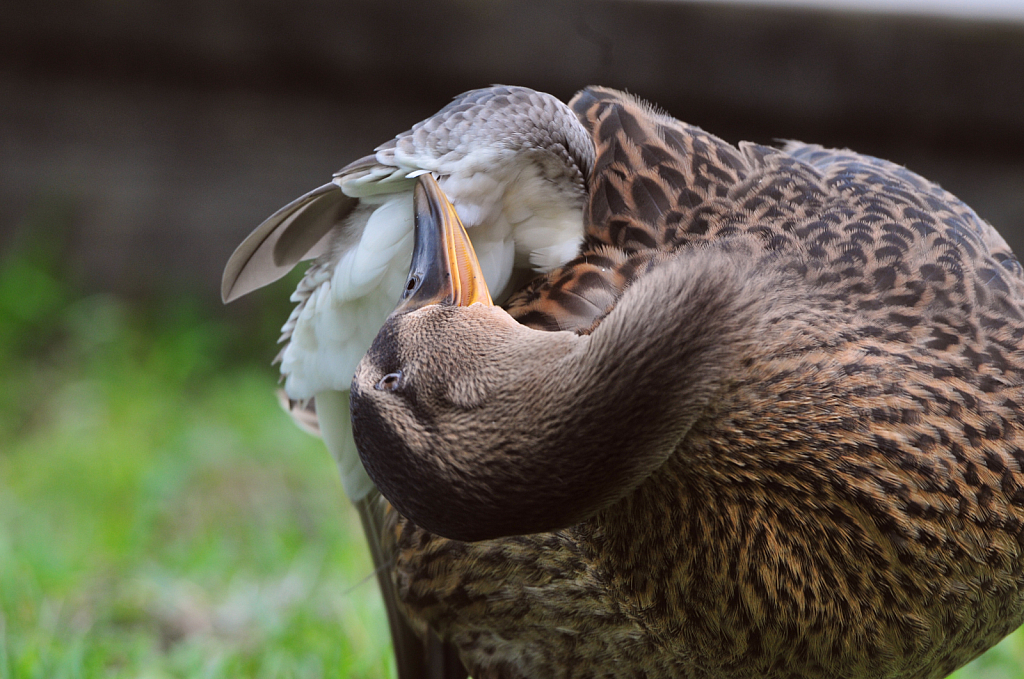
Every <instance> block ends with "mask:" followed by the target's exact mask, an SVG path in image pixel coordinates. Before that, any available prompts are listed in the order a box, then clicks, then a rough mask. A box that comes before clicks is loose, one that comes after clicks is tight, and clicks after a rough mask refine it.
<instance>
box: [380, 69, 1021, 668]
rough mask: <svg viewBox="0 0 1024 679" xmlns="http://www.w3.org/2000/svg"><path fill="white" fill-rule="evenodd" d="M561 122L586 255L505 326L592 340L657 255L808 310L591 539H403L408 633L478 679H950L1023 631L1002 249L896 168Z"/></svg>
mask: <svg viewBox="0 0 1024 679" xmlns="http://www.w3.org/2000/svg"><path fill="white" fill-rule="evenodd" d="M570 105H571V107H572V108H573V110H574V111H575V112H576V113H577V114H578V115H579V116H580V119H581V120H582V121H583V122H584V124H585V126H586V127H587V129H588V130H589V132H590V133H591V134H592V136H593V138H594V143H595V147H596V149H597V156H596V157H597V162H596V166H595V168H594V172H593V174H592V176H591V177H590V183H589V191H590V201H589V205H588V209H587V219H588V221H587V224H586V228H587V239H586V242H585V243H584V246H583V249H582V251H581V255H580V257H579V258H578V259H577V260H575V261H574V262H570V263H569V264H567V265H566V266H565V267H563V268H561V269H559V270H557V271H554V272H552V273H551V274H550V275H549V276H546V277H544V278H542V279H538V280H536V281H534V282H533V283H531V284H530V285H529V286H528V287H527V288H526V289H524V290H522V291H521V292H520V293H518V294H517V295H515V296H514V297H513V298H512V299H511V300H510V301H509V305H508V306H509V311H510V313H511V314H512V315H513V316H514V317H515V318H517V319H518V320H520V321H521V322H523V323H527V324H530V325H532V326H534V327H537V328H540V329H546V330H554V329H568V330H574V331H576V332H581V333H582V332H587V331H589V330H590V329H591V328H592V327H593V326H594V325H595V324H596V323H600V321H601V319H602V318H603V317H604V316H605V315H606V314H607V313H608V311H609V310H610V309H611V308H613V307H614V305H615V303H616V301H617V300H618V299H619V297H620V296H621V294H622V292H623V290H625V289H626V288H627V287H628V286H629V285H630V284H631V283H633V282H634V281H635V280H636V279H637V277H638V276H641V275H643V274H644V273H645V272H646V271H647V270H649V267H651V266H654V265H656V264H657V263H658V262H659V261H660V260H661V259H662V258H663V257H665V256H666V253H671V252H673V251H679V250H681V249H684V248H699V247H702V246H703V245H707V244H712V243H720V242H722V241H723V240H724V239H727V238H730V237H732V236H737V235H740V234H749V235H753V236H755V237H756V238H757V239H758V242H759V243H760V244H761V247H762V248H763V252H762V254H761V257H762V258H763V259H762V261H763V262H764V265H765V266H777V267H780V268H781V269H784V270H786V271H788V272H789V273H790V274H791V275H792V277H793V279H794V280H798V281H800V285H801V286H802V288H806V296H805V299H804V303H803V304H800V305H791V306H788V307H787V306H785V305H783V306H781V307H780V308H775V311H774V312H773V314H774V315H773V316H772V317H771V318H768V319H766V321H765V322H766V323H767V324H768V326H769V327H771V328H772V329H773V334H772V335H771V337H770V338H767V339H766V343H767V346H766V349H765V352H764V354H763V360H761V361H758V362H756V363H755V362H751V363H750V364H747V365H743V366H742V368H741V369H740V370H739V372H738V373H737V374H736V375H734V376H732V377H733V379H732V381H731V383H730V384H731V386H730V387H729V389H728V394H727V395H726V396H725V397H723V398H722V399H721V401H720V402H718V403H717V405H713V406H712V407H711V408H710V409H709V410H708V411H707V412H706V413H704V415H703V416H702V417H701V418H700V419H699V421H698V422H697V424H696V425H695V426H694V427H693V428H692V429H691V431H690V433H689V434H688V435H687V437H686V439H685V440H684V442H683V444H682V445H681V446H680V448H679V449H678V450H677V452H676V454H675V455H673V456H672V457H671V458H670V459H669V461H668V462H667V463H666V464H665V465H664V467H663V468H662V469H660V470H659V471H658V473H656V474H654V475H652V476H651V477H650V478H649V479H648V480H647V481H646V482H645V484H644V485H643V486H641V487H640V488H639V489H638V490H637V491H636V492H634V493H633V494H632V495H630V496H628V497H627V498H626V499H625V500H623V501H622V502H620V503H618V504H617V505H615V506H614V507H612V508H610V509H607V510H605V511H604V512H602V514H601V515H599V516H597V517H595V518H594V519H592V520H590V521H587V522H584V523H581V524H579V525H576V526H572V527H570V528H566V529H564V530H560V531H556V532H553V533H544V534H538V535H528V536H519V537H510V538H504V539H498V540H487V541H482V542H478V543H463V542H457V541H453V540H447V539H443V538H440V537H437V536H435V535H431V534H429V533H427V532H425V531H423V530H422V529H419V528H418V527H416V526H415V525H413V524H412V523H411V522H409V521H407V520H405V519H403V518H402V517H401V516H399V515H397V513H395V512H391V514H390V516H389V523H388V528H387V530H386V534H385V542H386V543H387V544H388V545H390V546H391V547H392V548H393V549H395V550H396V555H397V556H396V563H395V567H394V570H393V577H394V579H395V582H396V585H397V588H398V592H399V596H400V597H401V598H402V601H403V603H404V605H405V606H406V608H407V610H408V612H409V614H410V615H411V617H412V618H413V619H414V620H417V621H419V623H420V624H421V625H429V626H430V627H431V628H432V629H434V630H435V631H436V632H437V633H438V634H440V635H441V636H442V637H443V638H445V639H449V640H451V641H452V642H454V643H455V644H456V645H457V646H458V647H459V648H460V650H461V653H462V655H463V659H464V661H465V662H466V664H467V666H468V667H469V668H470V670H471V673H472V674H473V676H474V677H476V678H477V679H485V678H488V677H503V678H513V677H648V678H654V677H750V678H754V677H820V678H822V679H824V678H825V677H839V676H842V677H941V676H945V675H946V674H948V673H949V672H951V671H952V670H954V669H955V668H956V667H958V666H960V665H962V664H964V663H966V662H967V661H969V660H970V659H972V658H973V657H975V656H976V655H978V654H980V653H981V652H982V651H984V650H985V649H986V648H988V647H989V646H991V645H992V644H994V643H995V642H997V641H998V640H999V639H1000V638H1002V637H1003V636H1004V635H1006V634H1007V633H1009V632H1010V631H1012V630H1013V629H1014V628H1015V627H1016V626H1018V625H1019V624H1021V622H1022V620H1024V594H1022V585H1024V574H1022V570H1024V559H1022V550H1024V532H1022V529H1024V473H1022V465H1024V411H1022V408H1024V375H1022V367H1024V351H1022V349H1024V313H1022V303H1024V277H1022V269H1021V266H1020V264H1019V263H1018V262H1017V260H1016V258H1015V257H1014V256H1013V254H1012V253H1011V252H1010V250H1009V248H1008V247H1007V246H1006V244H1005V242H1004V241H1003V239H1002V238H1001V237H1000V236H999V235H998V234H997V233H996V231H995V230H994V229H993V228H992V227H991V226H989V225H988V224H986V223H985V222H983V221H982V220H981V219H979V218H978V217H977V215H975V213H974V212H973V211H972V210H971V209H970V208H969V207H967V206H966V205H964V204H963V203H962V202H960V201H959V200H957V199H956V198H955V197H953V196H952V195H950V194H949V193H947V192H945V191H943V190H942V189H940V188H939V187H938V186H936V185H934V184H932V183H930V182H928V181H926V180H924V179H922V178H921V177H919V176H917V175H915V174H914V173H912V172H910V171H908V170H906V169H904V168H902V167H898V166H896V165H893V164H891V163H887V162H885V161H881V160H877V159H874V158H869V157H866V156H862V155H859V154H856V153H853V152H849V151H833V150H827V149H822V148H820V147H817V146H809V145H803V144H797V143H791V144H789V145H788V146H786V148H784V149H781V150H780V149H773V148H766V147H762V146H757V145H753V144H745V145H740V146H739V147H738V148H737V147H733V146H731V145H729V144H727V143H725V142H724V141H722V140H720V139H718V138H716V137H714V136H712V135H709V134H707V133H706V132H703V131H702V130H700V129H698V128H696V127H693V126H690V125H687V124H685V123H682V122H679V121H677V120H674V119H671V118H669V117H667V116H664V115H662V114H660V113H658V112H656V111H654V110H653V109H651V108H650V107H648V106H646V105H644V104H642V103H640V102H638V101H636V100H634V99H633V98H631V97H629V96H628V95H624V94H621V93H618V92H614V91H611V90H604V89H599V88H591V89H588V90H584V91H583V92H581V93H580V94H579V95H577V97H576V98H575V99H574V100H573V102H571V104H570ZM598 397H599V396H598ZM608 407H615V404H608Z"/></svg>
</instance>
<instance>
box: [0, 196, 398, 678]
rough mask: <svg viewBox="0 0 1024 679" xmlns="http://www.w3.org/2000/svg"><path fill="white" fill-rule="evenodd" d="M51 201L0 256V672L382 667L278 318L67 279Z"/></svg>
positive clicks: (330, 471) (353, 671) (353, 545)
mask: <svg viewBox="0 0 1024 679" xmlns="http://www.w3.org/2000/svg"><path fill="white" fill-rule="evenodd" d="M48 212H49V214H46V215H43V217H42V218H41V219H40V223H38V224H29V226H31V227H32V228H30V229H25V230H24V231H23V235H24V236H25V237H23V238H21V239H20V240H19V241H18V242H17V243H16V244H15V247H14V249H13V251H12V252H8V253H7V254H6V255H4V257H3V259H2V260H0V374H2V375H3V377H2V382H0V383H2V384H3V385H4V388H3V389H2V390H0V678H7V677H19V678H20V677H26V678H28V677H39V678H44V677H45V678H47V679H51V678H60V677H122V676H123V677H381V676H387V674H388V673H389V672H390V671H391V670H390V669H389V666H390V664H391V661H390V650H389V646H388V641H389V639H388V634H387V627H386V622H385V619H384V617H383V613H382V611H381V610H380V604H379V596H378V594H377V589H376V583H375V582H374V581H373V579H372V577H371V575H372V566H371V564H370V561H369V558H368V556H367V555H366V550H365V547H364V546H363V542H362V537H361V533H360V529H359V520H358V518H357V517H356V516H355V514H354V512H353V511H352V510H351V509H350V506H349V504H348V502H347V501H346V500H345V499H344V497H343V495H342V491H341V487H340V483H339V481H338V475H337V472H336V470H335V467H334V464H333V462H332V461H331V460H330V459H329V456H328V454H327V452H326V451H325V449H324V448H323V446H322V444H321V443H320V442H319V441H317V440H316V439H313V438H311V437H309V436H307V435H305V434H303V433H301V432H299V431H298V430H297V429H296V428H295V427H294V426H293V425H292V424H291V422H290V421H289V419H288V417H287V416H286V415H285V414H284V413H282V412H281V411H280V409H279V408H278V405H277V403H276V401H275V398H274V388H275V378H274V375H273V371H272V369H271V368H269V366H267V365H266V363H267V362H268V360H269V358H270V357H272V355H273V352H274V350H275V349H274V346H273V340H274V334H275V332H276V330H275V328H274V327H273V326H272V325H271V326H269V327H257V326H261V324H260V322H259V320H258V318H259V317H260V316H261V314H259V313H256V314H254V316H255V317H256V319H257V320H255V321H254V320H252V319H250V320H248V321H246V320H239V321H232V322H228V321H225V320H218V319H217V317H218V315H223V314H224V312H223V311H221V308H220V305H219V302H217V301H216V300H210V301H209V302H208V303H207V302H197V301H196V300H195V299H190V298H189V297H187V296H183V295H179V296H175V297H171V298H168V299H166V300H163V301H160V302H158V303H155V304H152V305H151V306H147V307H145V308H144V307H143V306H141V305H139V304H133V303H128V302H126V301H124V300H121V299H117V298H115V297H111V296H109V295H105V294H92V295H85V296H83V295H78V294H76V293H75V291H74V289H73V286H72V285H71V284H70V283H69V274H68V272H65V271H62V269H61V264H60V263H61V249H60V248H59V247H53V246H47V245H44V242H46V241H47V240H51V239H52V236H53V234H54V233H55V232H59V230H60V229H59V226H60V218H61V216H60V214H59V211H57V212H54V211H48ZM25 234H27V235H25ZM33 234H45V236H46V237H45V238H44V237H42V236H40V235H33ZM280 296H281V297H287V293H286V292H284V293H282V294H281V295H280ZM280 320H283V317H278V318H276V319H275V321H274V325H278V324H279V322H280ZM254 337H265V338H266V344H265V345H264V348H263V356H261V357H260V358H259V359H258V360H252V357H251V356H249V355H247V351H248V350H247V349H245V347H249V346H251V342H252V338H254ZM240 347H242V349H240ZM248 353H250V354H251V353H252V352H251V351H250V352H248Z"/></svg>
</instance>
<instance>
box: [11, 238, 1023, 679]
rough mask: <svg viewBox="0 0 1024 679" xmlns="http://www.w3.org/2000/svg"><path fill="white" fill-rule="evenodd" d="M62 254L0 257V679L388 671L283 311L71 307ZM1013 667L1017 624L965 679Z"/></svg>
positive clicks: (1005, 677) (174, 305)
mask: <svg viewBox="0 0 1024 679" xmlns="http://www.w3.org/2000/svg"><path fill="white" fill-rule="evenodd" d="M41 231H42V232H47V231H52V230H47V229H42V230H41ZM59 261H60V258H59V256H58V254H57V253H54V252H53V251H51V250H48V249H46V248H42V247H38V246H35V245H33V244H31V243H29V244H22V245H21V246H19V248H18V249H17V251H16V252H15V253H13V254H10V255H8V256H7V257H6V258H5V259H2V260H0V373H2V375H3V385H4V387H5V389H3V390H2V391H0V679H8V678H13V677H18V678H36V677H38V678H40V679H42V678H46V679H64V678H68V679H71V678H75V679H77V678H84V677H147V678H148V677H153V678H157V677H203V678H207V677H208V678H211V679H212V678H215V677H260V678H267V679H271V678H274V677H304V678H305V677H309V678H314V677H357V678H358V677H385V676H389V675H393V666H392V661H391V659H390V655H389V654H390V649H389V644H388V635H387V628H386V622H385V619H384V616H383V612H382V610H381V608H380V603H379V599H378V595H377V591H376V584H375V583H374V582H373V580H372V578H371V577H370V576H371V568H372V567H371V565H370V561H369V558H368V557H367V555H366V551H365V549H364V547H363V544H362V537H361V534H360V529H359V523H358V519H357V517H356V516H355V514H354V512H353V511H352V510H351V508H350V507H349V505H348V502H347V501H346V500H345V499H344V497H343V495H342V491H341V488H340V484H339V481H338V475H337V473H336V471H335V469H334V466H333V463H332V462H331V460H330V459H329V457H328V454H327V453H326V451H325V450H324V448H323V446H322V444H321V443H320V442H319V441H318V440H316V439H313V438H311V437H309V436H307V435H305V434H303V433H301V432H300V431H298V430H297V429H296V428H295V427H294V426H293V425H292V424H291V422H290V421H289V419H288V417H287V416H286V415H285V414H284V413H282V412H281V411H280V410H279V408H278V406H277V404H276V401H275V398H274V395H273V391H274V388H275V377H274V374H273V371H272V370H271V369H270V368H269V366H267V365H266V361H267V359H269V357H270V356H271V355H272V353H273V351H274V349H273V340H274V334H275V328H274V326H276V325H280V321H281V320H283V318H284V315H283V314H285V313H286V311H285V310H284V308H283V307H280V306H278V307H274V308H268V309H266V310H261V309H259V308H256V310H255V314H250V316H251V317H254V318H255V319H256V320H255V321H253V320H252V318H251V317H250V316H247V317H245V318H241V317H239V318H235V319H233V320H231V321H228V320H224V318H223V315H224V314H226V313H230V310H229V311H224V310H221V309H220V308H219V307H215V306H212V305H211V306H210V307H208V308H203V305H200V304H197V303H195V302H189V301H188V299H187V298H185V297H180V296H179V297H178V298H172V299H170V300H164V301H162V302H157V303H155V304H151V305H149V306H147V307H141V306H138V305H133V304H129V303H126V302H125V301H123V300H120V299H117V298H115V297H111V296H109V295H102V294H100V295H88V296H82V295H78V294H75V293H74V291H73V290H74V286H72V285H70V284H69V283H68V282H67V280H65V278H64V277H62V275H58V273H56V272H58V271H60V266H59ZM287 285H288V284H287V283H284V284H283V285H282V287H287ZM274 292H277V293H279V294H278V295H276V296H275V295H273V293H272V294H271V297H277V298H280V299H281V300H283V299H284V298H285V297H286V296H287V295H286V293H285V292H284V291H282V290H275V291H274ZM235 315H236V316H237V314H235ZM262 318H268V319H270V320H268V321H266V322H264V321H262V320H261V319H262ZM1022 666H1024V637H1022V636H1021V634H1020V633H1018V634H1017V635H1015V636H1014V637H1011V639H1009V640H1008V641H1006V642H1004V643H1003V644H1002V645H1000V646H999V647H998V648H996V649H993V651H991V652H990V653H988V654H986V655H985V656H984V657H982V658H981V659H980V660H979V661H977V662H976V663H975V664H974V665H972V666H970V667H969V668H966V669H965V670H962V671H961V672H960V673H959V675H958V676H959V677H961V678H964V679H966V678H971V679H974V678H979V677H983V678H988V679H997V678H999V679H1011V678H1017V679H1019V678H1021V677H1024V672H1022V671H1021V667H1022Z"/></svg>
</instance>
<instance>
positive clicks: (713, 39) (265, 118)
mask: <svg viewBox="0 0 1024 679" xmlns="http://www.w3.org/2000/svg"><path fill="white" fill-rule="evenodd" d="M963 4H964V5H970V3H966V2H965V3H963ZM894 7H895V9H896V10H897V11H896V12H894V13H893V12H890V13H878V12H874V13H871V12H854V11H849V10H842V9H830V8H828V9H813V8H806V7H773V6H771V5H770V3H768V4H760V5H743V4H735V3H716V2H699V3H691V2H641V1H623V0H597V1H576V2H548V1H547V0H527V1H525V2H511V1H504V0H446V1H444V2H436V3H428V2H422V1H407V0H377V1H374V2H358V3H357V2H337V1H329V0H293V1H292V2H270V1H268V0H226V1H224V2H205V1H203V2H201V1H198V0H186V1H184V2H183V1H180V0H178V1H175V2H168V1H166V0H93V1H89V0H80V1H79V2H49V3H41V2H29V1H25V0H15V1H14V2H6V3H5V4H4V9H3V13H2V15H0V254H2V252H3V251H4V250H3V249H4V248H5V247H7V246H9V244H10V243H11V242H12V241H13V240H14V234H15V233H16V232H17V231H18V230H19V228H28V227H29V226H30V225H31V224H32V223H33V220H32V219H31V215H32V214H33V211H34V210H38V209H40V208H39V206H40V205H47V206H52V205H54V204H57V205H60V206H61V208H60V209H61V210H62V211H63V212H62V214H63V215H64V223H65V224H66V226H67V233H66V234H64V237H66V238H67V239H68V243H69V246H68V248H67V254H66V266H67V267H68V270H69V271H70V272H71V273H72V274H73V275H74V276H75V277H76V279H77V280H79V281H81V282H82V283H83V284H84V285H85V286H86V287H87V288H90V289H112V290H115V291H117V292H120V293H125V294H129V295H133V296H134V295H147V294H152V293H154V292H158V293H163V292H165V291H167V290H179V289H185V290H189V291H192V292H195V293H197V294H199V295H200V296H209V298H210V299H211V300H212V299H216V297H217V290H218V288H217V282H218V279H219V275H220V271H221V268H222V266H223V264H224V262H225V260H226V259H227V257H228V255H229V254H230V253H231V250H232V249H233V248H234V246H235V245H237V243H238V242H240V240H241V239H242V238H243V237H244V236H245V235H246V234H247V233H248V232H249V231H250V230H251V229H252V228H254V227H255V226H256V225H257V224H258V223H259V222H260V221H261V220H262V219H263V218H265V217H267V216H268V215H269V214H271V213H272V212H273V211H274V210H276V209H277V208H278V207H280V206H281V205H283V204H285V203H287V202H288V201H290V200H291V199H293V198H295V197H297V196H299V195H300V194H302V193H304V192H306V191H307V190H309V189H312V188H314V187H316V186H319V185H320V184H322V183H324V182H325V181H326V180H327V179H328V178H329V177H330V173H331V172H332V171H334V170H336V169H337V168H339V167H341V166H342V165H344V164H345V163H347V162H348V161H350V160H352V159H354V158H356V157H359V156H361V155H363V154H365V153H367V152H368V151H370V149H372V148H373V147H374V146H376V145H377V144H378V143H380V142H383V141H385V140H386V139H388V138H390V137H391V136H392V135H394V134H395V133H397V132H400V131H402V130H404V129H406V128H408V127H409V126H410V125H411V124H412V123H414V122H416V121H418V120H420V119H422V118H423V117H425V116H427V115H429V114H431V113H432V112H434V111H436V110H437V109H438V108H440V107H441V106H443V105H444V104H445V103H446V101H448V100H449V99H450V98H451V97H452V96H454V95H455V94H457V93H459V92H461V91H463V90H467V89H470V88H475V87H481V86H484V85H488V84H492V83H505V84H517V85H527V86H530V87H533V88H536V89H541V90H546V91H548V92H551V93H553V94H555V95H557V96H559V97H562V98H565V99H568V98H569V97H571V96H572V94H573V93H574V92H575V91H576V90H578V89H579V88H581V87H583V86H585V85H588V84H601V85H607V86H611V87H616V88H624V89H628V90H629V91H631V92H633V93H635V94H637V95H639V96H641V97H643V98H645V99H648V100H649V101H652V102H655V103H657V104H658V105H659V106H660V107H662V108H664V109H665V110H667V111H668V112H669V113H671V114H672V115H674V116H676V117H678V118H681V119H684V120H686V121H688V122H691V123H694V124H697V125H699V126H701V127H703V128H705V129H707V130H709V131H712V132H714V133H717V134H719V135H720V136H723V137H725V138H726V139H728V140H729V141H733V142H735V141H739V140H741V139H748V140H754V141H758V142H762V143H771V142H773V141H774V140H778V139H790V138H792V139H801V140H804V141H813V142H819V143H822V144H826V145H832V146H839V147H850V148H853V149H855V150H858V151H862V152H866V153H871V154H874V155H878V156H882V157H885V158H888V159H891V160H894V161H896V162H899V163H902V164H905V165H907V166H908V167H910V168H911V169H913V170H916V171H918V172H919V173H921V174H923V175H925V176H926V177H928V178H930V179H933V180H936V181H938V182H939V183H941V184H942V185H943V186H944V187H946V188H948V189H949V190H951V191H952V192H954V193H955V194H957V195H958V196H959V197H961V198H962V199H963V200H965V201H966V202H967V203H969V204H970V205H972V206H973V207H974V208H975V209H976V210H977V211H978V212H979V213H980V214H981V216H982V217H984V218H985V219H987V220H989V221H990V222H992V223H993V224H994V225H995V226H996V227H997V228H998V229H999V230H1000V231H1001V232H1002V233H1003V234H1005V236H1006V237H1007V238H1008V240H1010V241H1011V243H1012V244H1013V245H1014V248H1015V250H1016V251H1017V252H1018V253H1020V252H1022V251H1024V9H1019V10H1014V9H1013V5H1012V4H1009V5H1007V7H1008V9H1006V10H1005V12H1004V14H1005V16H1003V17H999V16H988V17H985V16H978V17H970V16H966V17H965V16H945V17H944V16H939V15H936V16H929V15H928V13H927V11H925V12H924V13H920V12H919V13H917V14H913V15H909V14H900V13H899V12H898V5H896V6H894ZM961 9H962V11H963V12H964V13H966V14H967V15H970V10H969V8H968V9H964V8H961ZM1015 15H1016V16H1015ZM47 209H52V208H47Z"/></svg>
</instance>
